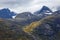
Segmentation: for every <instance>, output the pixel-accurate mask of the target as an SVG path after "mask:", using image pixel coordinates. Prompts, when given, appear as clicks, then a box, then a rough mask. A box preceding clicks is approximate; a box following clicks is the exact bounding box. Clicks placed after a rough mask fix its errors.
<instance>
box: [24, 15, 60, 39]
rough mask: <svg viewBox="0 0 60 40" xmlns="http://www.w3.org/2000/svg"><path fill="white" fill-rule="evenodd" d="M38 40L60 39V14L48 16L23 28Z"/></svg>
mask: <svg viewBox="0 0 60 40" xmlns="http://www.w3.org/2000/svg"><path fill="white" fill-rule="evenodd" d="M23 30H24V32H26V33H28V34H31V35H33V36H34V38H35V39H37V40H40V39H41V40H60V14H58V15H56V16H55V15H51V16H47V17H45V18H43V19H41V20H40V21H36V22H32V23H31V24H30V25H28V26H26V27H24V28H23Z"/></svg>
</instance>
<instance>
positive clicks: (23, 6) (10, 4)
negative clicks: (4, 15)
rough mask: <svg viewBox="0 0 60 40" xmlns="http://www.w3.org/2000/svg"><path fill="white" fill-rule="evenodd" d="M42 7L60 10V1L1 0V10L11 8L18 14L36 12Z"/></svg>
mask: <svg viewBox="0 0 60 40" xmlns="http://www.w3.org/2000/svg"><path fill="white" fill-rule="evenodd" d="M42 6H47V7H49V8H50V9H52V10H56V9H59V8H60V0H0V9H3V8H9V9H10V10H11V11H14V12H16V13H21V12H27V11H28V12H32V13H33V12H35V11H37V10H40V9H41V8H42Z"/></svg>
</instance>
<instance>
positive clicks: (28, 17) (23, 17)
mask: <svg viewBox="0 0 60 40" xmlns="http://www.w3.org/2000/svg"><path fill="white" fill-rule="evenodd" d="M39 19H40V18H39V17H38V16H36V15H34V14H32V13H30V12H23V13H20V14H18V15H17V16H16V17H15V21H16V22H19V23H20V24H22V25H26V24H30V23H31V22H34V21H38V20H39Z"/></svg>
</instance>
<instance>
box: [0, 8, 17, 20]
mask: <svg viewBox="0 0 60 40" xmlns="http://www.w3.org/2000/svg"><path fill="white" fill-rule="evenodd" d="M15 15H16V14H15V13H14V12H11V11H10V10H9V9H8V8H4V9H1V10H0V18H8V19H9V18H12V16H15Z"/></svg>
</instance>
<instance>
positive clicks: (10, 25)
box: [0, 19, 34, 40]
mask: <svg viewBox="0 0 60 40" xmlns="http://www.w3.org/2000/svg"><path fill="white" fill-rule="evenodd" d="M0 40H34V39H33V37H32V36H31V35H28V34H27V33H25V32H23V30H22V26H21V25H19V24H17V23H15V21H11V20H7V19H0Z"/></svg>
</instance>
